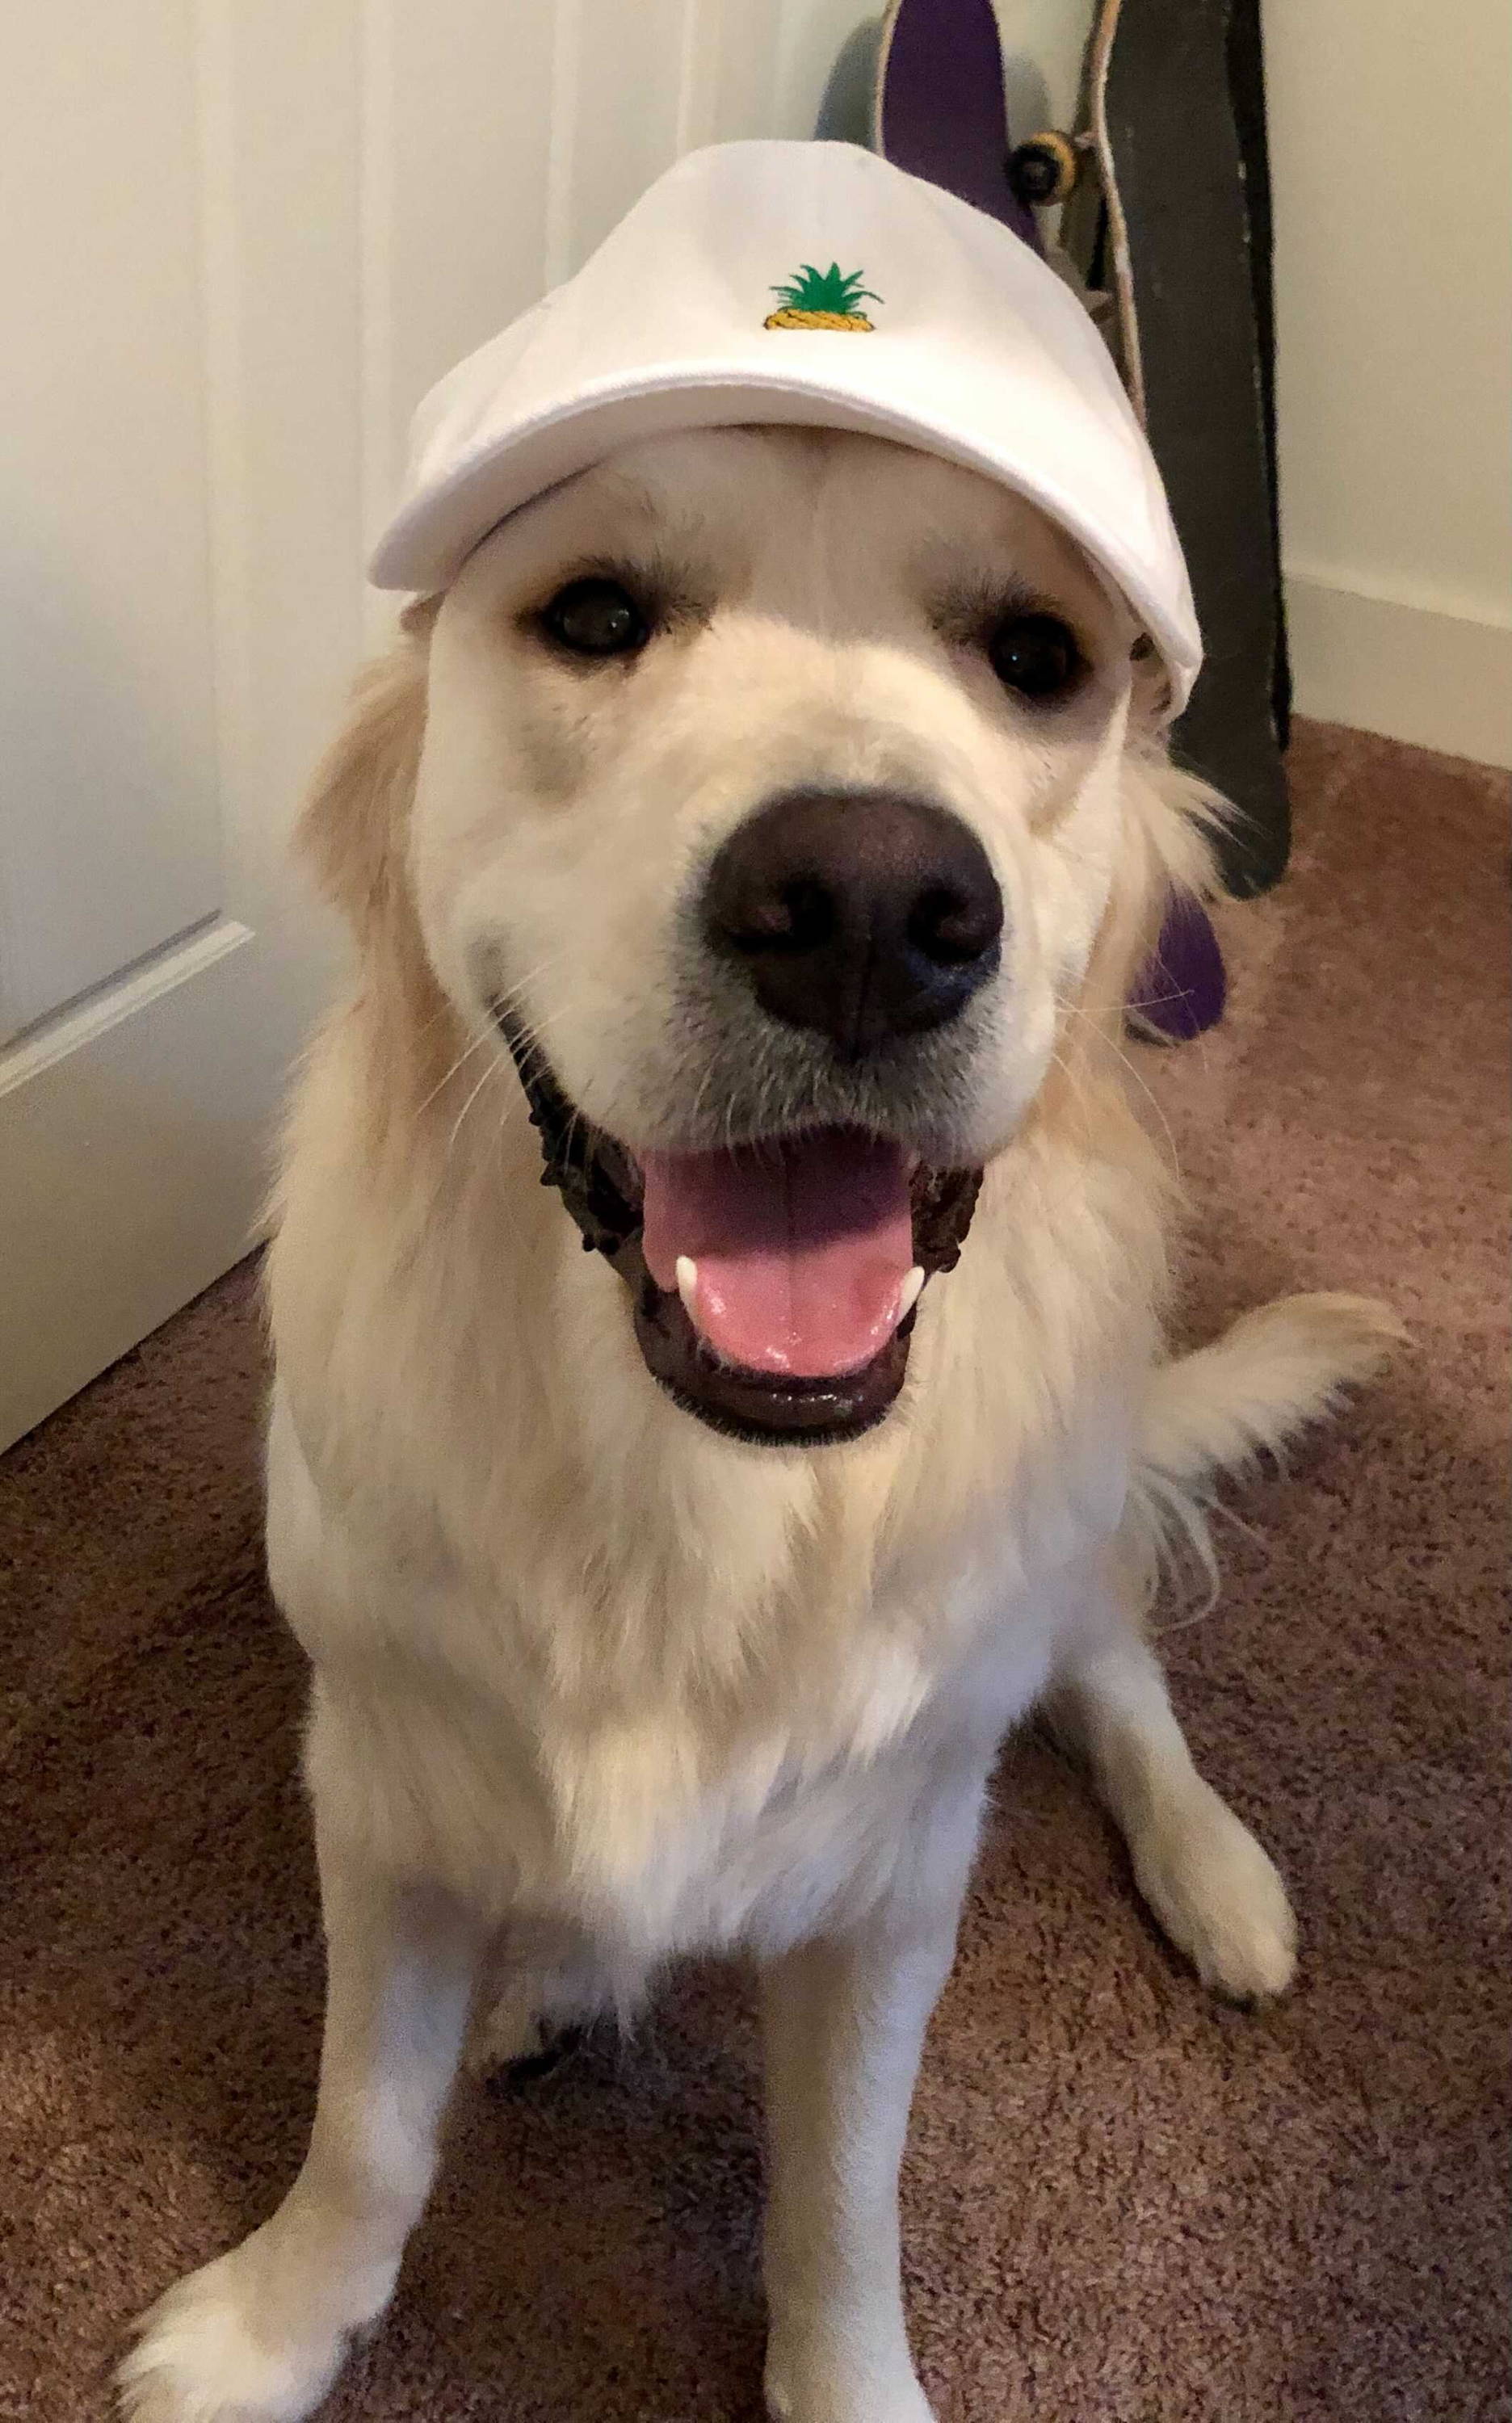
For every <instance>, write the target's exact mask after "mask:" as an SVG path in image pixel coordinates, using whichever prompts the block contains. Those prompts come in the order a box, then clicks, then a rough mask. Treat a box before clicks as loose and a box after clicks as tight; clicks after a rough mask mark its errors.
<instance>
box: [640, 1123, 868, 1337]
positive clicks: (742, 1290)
mask: <svg viewBox="0 0 1512 2423" xmlns="http://www.w3.org/2000/svg"><path fill="white" fill-rule="evenodd" d="M643 1165H644V1168H645V1265H646V1268H647V1270H648V1271H649V1272H650V1274H651V1276H652V1277H653V1278H654V1279H655V1281H656V1283H657V1285H658V1287H659V1288H664V1289H672V1288H675V1287H676V1284H677V1262H678V1259H679V1257H681V1256H683V1255H687V1256H689V1257H690V1258H691V1259H692V1260H693V1261H694V1262H696V1263H697V1265H698V1278H697V1284H696V1288H695V1290H694V1294H693V1302H692V1319H693V1323H694V1326H695V1327H696V1329H697V1330H698V1331H699V1333H700V1335H701V1336H702V1337H703V1338H706V1339H707V1340H708V1344H709V1345H710V1346H712V1347H713V1349H714V1351H715V1353H716V1354H720V1355H722V1356H723V1357H724V1361H725V1362H726V1363H738V1364H740V1365H742V1366H743V1367H744V1369H745V1370H751V1371H787V1372H790V1373H791V1374H792V1375H793V1376H794V1377H795V1378H801V1379H821V1378H827V1377H830V1376H832V1375H834V1374H835V1373H836V1372H840V1371H854V1370H858V1369H859V1367H860V1366H861V1365H862V1364H863V1363H869V1362H870V1360H871V1358H872V1356H873V1355H874V1354H878V1353H880V1351H881V1349H882V1348H883V1346H884V1345H885V1344H886V1342H887V1340H888V1338H890V1337H891V1336H892V1334H893V1331H894V1330H895V1329H896V1328H897V1326H898V1320H899V1309H898V1307H899V1289H900V1288H901V1286H902V1284H903V1281H904V1279H905V1278H906V1277H907V1276H908V1274H909V1271H910V1269H911V1268H912V1266H913V1260H914V1227H913V1219H912V1215H911V1213H910V1210H909V1200H908V1174H907V1171H906V1170H905V1168H904V1165H903V1156H902V1154H901V1153H900V1152H899V1149H898V1148H897V1147H896V1145H890V1144H882V1143H879V1142H878V1141H877V1139H876V1138H875V1137H873V1136H865V1135H861V1134H859V1133H857V1132H854V1131H853V1130H851V1129H847V1128H826V1129H821V1130H820V1131H819V1132H817V1133H815V1134H813V1135H804V1136H789V1137H787V1138H785V1139H784V1140H783V1141H782V1142H781V1143H771V1144H763V1145H760V1146H748V1147H744V1148H741V1149H740V1151H738V1152H686V1153H661V1152H652V1153H647V1154H646V1155H645V1160H644V1164H643Z"/></svg>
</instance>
